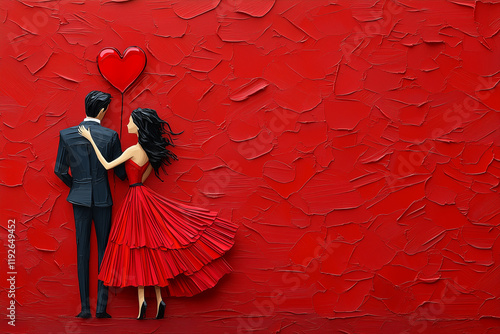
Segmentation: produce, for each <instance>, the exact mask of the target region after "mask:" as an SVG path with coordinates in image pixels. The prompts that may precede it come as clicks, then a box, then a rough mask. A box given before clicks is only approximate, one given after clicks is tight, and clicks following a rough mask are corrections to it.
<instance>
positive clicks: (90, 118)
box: [83, 117, 101, 124]
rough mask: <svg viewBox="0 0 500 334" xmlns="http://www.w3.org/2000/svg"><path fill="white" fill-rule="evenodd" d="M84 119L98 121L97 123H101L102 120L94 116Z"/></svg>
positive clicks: (85, 120)
mask: <svg viewBox="0 0 500 334" xmlns="http://www.w3.org/2000/svg"><path fill="white" fill-rule="evenodd" d="M83 121H84V122H87V121H92V122H97V123H99V124H101V120H100V119H97V118H93V117H85V119H84V120H83Z"/></svg>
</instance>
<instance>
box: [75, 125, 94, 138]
mask: <svg viewBox="0 0 500 334" xmlns="http://www.w3.org/2000/svg"><path fill="white" fill-rule="evenodd" d="M78 133H79V134H80V135H81V136H83V137H85V138H87V139H88V140H92V135H91V134H90V129H88V130H87V129H85V127H84V126H83V125H80V126H79V127H78Z"/></svg>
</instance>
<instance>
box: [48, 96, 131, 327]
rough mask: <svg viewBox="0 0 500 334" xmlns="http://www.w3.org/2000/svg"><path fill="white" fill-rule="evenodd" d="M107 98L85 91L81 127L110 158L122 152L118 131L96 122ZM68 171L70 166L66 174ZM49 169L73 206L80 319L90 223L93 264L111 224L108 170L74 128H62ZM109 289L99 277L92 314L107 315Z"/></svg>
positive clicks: (84, 308) (121, 172)
mask: <svg viewBox="0 0 500 334" xmlns="http://www.w3.org/2000/svg"><path fill="white" fill-rule="evenodd" d="M110 102H111V95H110V94H108V93H103V92H99V91H92V92H90V93H89V94H88V95H87V96H86V98H85V113H86V115H87V117H86V118H85V119H84V121H83V122H82V123H80V125H84V126H85V127H86V128H88V129H89V128H90V129H91V131H92V137H93V138H94V141H95V143H96V144H97V146H98V147H99V150H100V151H101V153H102V155H103V156H104V157H105V158H106V160H108V161H113V160H114V159H116V158H118V157H119V156H120V155H121V154H122V150H121V145H120V141H119V138H118V134H117V133H116V132H115V131H113V130H111V129H108V128H105V127H103V126H101V124H100V123H101V120H102V119H103V118H104V115H105V114H106V111H107V109H108V106H109V103H110ZM68 169H70V170H71V174H70V173H69V171H68ZM114 171H115V174H116V175H117V176H118V177H119V178H120V179H122V180H125V178H126V173H125V167H124V165H123V164H122V165H120V166H118V167H116V168H115V170H114ZM54 172H55V173H56V175H57V176H58V177H59V178H60V179H61V180H62V181H63V182H64V183H65V184H66V185H67V186H68V187H70V191H69V196H68V198H67V201H68V202H70V203H72V204H73V213H74V216H75V230H76V247H77V257H78V260H77V263H78V282H79V286H80V301H81V312H80V314H78V315H77V317H79V318H90V317H91V315H90V302H89V256H90V227H91V224H92V220H93V221H94V226H95V231H96V236H97V252H98V263H99V267H100V266H101V260H102V258H103V256H104V251H105V249H106V245H107V244H108V236H109V231H110V228H111V206H112V205H113V201H112V199H111V191H110V188H109V182H108V172H107V170H106V169H105V168H104V167H103V166H102V165H101V163H100V162H99V160H98V158H97V156H96V154H95V152H94V149H93V148H92V146H91V144H90V142H89V141H88V140H87V139H85V138H84V137H82V136H80V134H79V133H78V126H73V127H71V128H68V129H64V130H62V131H61V132H60V136H59V149H58V151H57V160H56V164H55V169H54ZM107 302H108V288H107V287H106V286H104V284H103V282H102V281H101V280H99V281H98V291H97V308H96V317H97V318H111V316H110V315H109V314H108V313H107V312H106V305H107Z"/></svg>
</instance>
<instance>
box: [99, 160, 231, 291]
mask: <svg viewBox="0 0 500 334" xmlns="http://www.w3.org/2000/svg"><path fill="white" fill-rule="evenodd" d="M132 164H133V165H132ZM134 167H135V168H134ZM144 167H147V166H142V167H141V166H138V165H137V164H135V163H134V162H133V161H132V160H128V161H127V162H126V168H127V173H128V175H129V179H131V180H132V181H131V182H133V180H136V179H137V177H131V175H130V173H132V174H135V173H137V174H138V175H142V172H143V171H144V170H145V168H144ZM137 174H136V175H137ZM136 175H134V176H136ZM236 229H237V225H236V224H234V223H232V222H229V221H227V220H223V219H221V218H218V217H217V213H215V212H212V211H209V210H206V209H202V208H197V207H193V206H189V205H185V204H182V203H179V202H176V201H173V200H169V199H167V198H165V197H163V196H161V195H160V194H158V193H156V192H154V191H153V190H151V189H150V188H148V187H146V186H143V185H138V186H131V187H130V188H129V190H128V192H127V195H126V197H125V199H124V201H123V203H122V205H121V207H120V209H119V212H118V214H117V216H116V219H115V220H114V222H113V225H112V227H111V232H110V235H109V240H108V245H107V248H106V251H105V254H104V257H103V260H102V262H101V267H100V271H99V279H100V280H102V281H103V282H104V285H107V286H116V287H126V286H135V287H137V286H161V287H167V289H168V292H169V294H170V295H171V296H192V295H195V294H197V293H199V292H202V291H204V290H206V289H209V288H211V287H213V286H214V285H215V284H216V283H217V282H218V281H219V279H220V278H221V277H222V276H224V275H225V274H227V273H229V272H231V271H232V269H231V267H230V265H229V264H228V263H227V262H226V261H225V260H224V258H222V256H223V255H224V253H226V252H227V251H228V250H229V249H230V248H231V247H232V245H233V243H234V236H235V233H236Z"/></svg>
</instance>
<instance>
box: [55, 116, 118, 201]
mask: <svg viewBox="0 0 500 334" xmlns="http://www.w3.org/2000/svg"><path fill="white" fill-rule="evenodd" d="M80 125H84V126H85V127H86V128H87V129H88V128H90V133H91V135H92V138H93V139H94V142H95V143H96V145H97V147H98V148H99V150H100V151H101V153H102V155H103V156H104V158H105V159H106V161H108V162H111V161H113V160H114V159H116V158H118V157H119V156H120V155H121V154H122V150H121V145H120V141H119V139H118V134H117V133H116V132H115V131H113V130H111V129H108V128H105V127H103V126H101V125H100V124H99V123H97V122H94V121H84V122H82V123H81V124H80ZM69 169H70V170H71V174H70V173H69V171H68V170H69ZM114 172H115V174H116V175H117V176H118V177H119V178H120V179H122V180H125V178H126V176H127V174H126V173H125V166H124V164H121V165H119V166H117V167H115V168H114ZM54 173H56V175H57V176H58V177H59V178H60V179H61V180H62V181H63V182H64V183H65V184H66V185H67V186H68V187H70V192H69V195H68V198H67V201H68V202H70V203H73V204H77V205H82V206H87V207H90V206H99V207H106V206H111V205H113V200H112V199H111V191H110V188H109V182H108V171H107V170H106V169H105V168H104V167H103V166H102V164H101V162H100V161H99V159H98V158H97V155H96V154H95V151H94V148H93V147H92V144H90V142H89V141H88V140H87V139H85V138H84V137H82V136H81V135H80V134H79V133H78V126H73V127H71V128H67V129H64V130H62V131H61V132H60V134H59V149H58V151H57V160H56V165H55V168H54Z"/></svg>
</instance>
